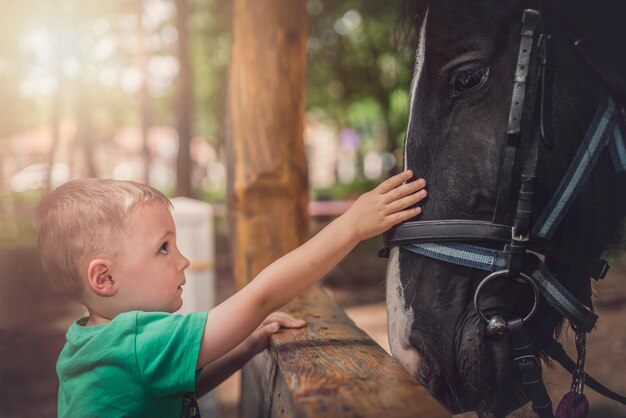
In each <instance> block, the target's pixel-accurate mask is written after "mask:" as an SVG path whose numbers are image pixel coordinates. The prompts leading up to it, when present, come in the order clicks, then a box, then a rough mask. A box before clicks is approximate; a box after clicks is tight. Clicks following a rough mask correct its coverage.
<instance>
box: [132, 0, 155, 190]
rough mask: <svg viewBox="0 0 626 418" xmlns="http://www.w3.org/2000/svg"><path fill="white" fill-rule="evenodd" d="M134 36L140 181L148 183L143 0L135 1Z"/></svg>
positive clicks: (148, 107)
mask: <svg viewBox="0 0 626 418" xmlns="http://www.w3.org/2000/svg"><path fill="white" fill-rule="evenodd" d="M135 13H136V19H137V23H136V32H135V34H136V37H137V66H138V68H139V72H140V74H141V87H140V89H139V109H140V115H139V118H140V125H141V138H142V144H143V146H142V157H143V161H144V164H143V174H142V182H143V183H145V184H150V165H151V163H152V157H151V155H150V148H148V130H149V129H150V91H149V85H148V51H147V50H146V44H145V33H144V26H143V0H137V1H136V11H135Z"/></svg>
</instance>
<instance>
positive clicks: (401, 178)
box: [377, 170, 413, 194]
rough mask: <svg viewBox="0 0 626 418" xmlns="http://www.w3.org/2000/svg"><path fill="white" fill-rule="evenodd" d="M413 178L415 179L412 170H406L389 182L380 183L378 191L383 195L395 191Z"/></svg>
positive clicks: (388, 180) (391, 178) (389, 179)
mask: <svg viewBox="0 0 626 418" xmlns="http://www.w3.org/2000/svg"><path fill="white" fill-rule="evenodd" d="M411 177H413V172H412V171H411V170H405V171H403V172H402V173H400V174H396V175H395V176H393V177H389V178H388V179H387V180H385V181H383V182H382V183H380V185H379V186H378V187H377V189H378V191H380V192H381V193H383V194H384V193H387V192H389V191H390V190H393V189H395V188H396V187H398V186H399V185H401V184H402V183H404V182H405V181H407V180H408V179H410V178H411Z"/></svg>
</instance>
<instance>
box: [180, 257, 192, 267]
mask: <svg viewBox="0 0 626 418" xmlns="http://www.w3.org/2000/svg"><path fill="white" fill-rule="evenodd" d="M180 259H181V262H180V267H179V268H180V270H185V269H186V268H187V267H189V264H190V263H191V262H190V261H189V259H188V258H187V257H185V256H184V255H182V254H181V255H180Z"/></svg>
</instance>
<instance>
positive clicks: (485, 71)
mask: <svg viewBox="0 0 626 418" xmlns="http://www.w3.org/2000/svg"><path fill="white" fill-rule="evenodd" d="M488 76H489V67H477V68H469V69H466V70H460V71H456V72H455V73H454V75H453V76H452V79H451V80H450V85H451V87H452V97H457V96H459V95H460V94H461V93H463V92H465V91H468V90H472V89H476V88H478V87H480V86H482V85H483V83H484V82H485V80H487V77H488Z"/></svg>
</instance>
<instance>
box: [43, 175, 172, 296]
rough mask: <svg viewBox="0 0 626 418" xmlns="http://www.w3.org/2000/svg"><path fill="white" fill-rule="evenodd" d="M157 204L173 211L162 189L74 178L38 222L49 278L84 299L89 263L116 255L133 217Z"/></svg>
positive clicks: (47, 202) (52, 197) (46, 201)
mask: <svg viewBox="0 0 626 418" xmlns="http://www.w3.org/2000/svg"><path fill="white" fill-rule="evenodd" d="M154 203H156V204H160V205H163V206H164V207H166V208H168V209H171V207H172V204H171V203H170V201H169V200H168V199H167V197H165V195H164V194H163V193H161V192H160V191H158V190H156V189H153V188H152V187H150V186H146V185H144V184H140V183H135V182H133V181H119V180H102V179H81V180H74V181H70V182H69V183H66V184H64V185H62V186H61V187H59V188H58V189H56V190H54V191H53V192H52V193H50V194H48V195H47V196H45V197H44V198H43V199H42V201H41V202H40V203H39V205H38V206H37V213H36V218H35V224H36V226H37V233H38V247H39V256H40V258H41V262H42V264H43V267H44V270H45V271H46V273H47V275H48V276H49V277H50V279H51V280H52V281H53V282H54V283H55V284H56V285H57V287H58V288H59V289H60V290H61V292H63V293H64V294H65V295H67V296H69V297H71V298H74V299H80V298H81V294H82V291H83V282H84V280H85V278H86V273H87V271H86V267H87V265H88V263H89V261H91V259H92V258H93V257H96V256H101V255H104V254H107V255H109V256H113V255H115V254H116V252H117V251H119V250H120V249H121V248H122V245H121V244H120V243H118V241H119V240H120V239H121V238H122V237H123V235H124V233H125V231H126V230H127V229H128V226H129V225H130V222H131V220H132V217H133V215H134V214H135V213H136V212H137V210H138V209H139V208H141V207H143V206H146V205H149V204H154Z"/></svg>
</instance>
